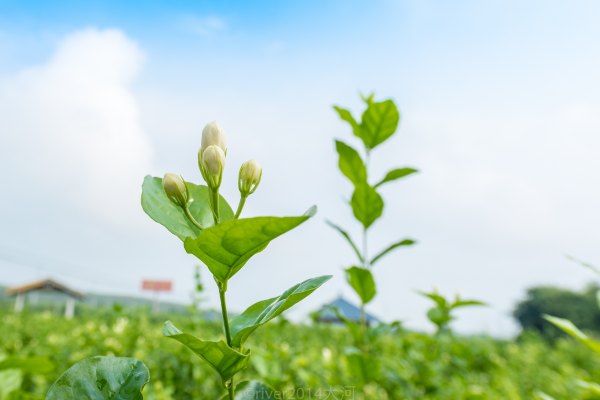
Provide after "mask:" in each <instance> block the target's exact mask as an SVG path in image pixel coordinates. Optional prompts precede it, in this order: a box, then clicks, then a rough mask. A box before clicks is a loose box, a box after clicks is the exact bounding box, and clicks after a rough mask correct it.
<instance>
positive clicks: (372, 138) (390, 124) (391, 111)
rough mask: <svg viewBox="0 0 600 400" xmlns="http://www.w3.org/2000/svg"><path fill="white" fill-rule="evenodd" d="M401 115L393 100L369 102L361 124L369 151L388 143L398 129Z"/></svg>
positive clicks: (364, 140)
mask: <svg viewBox="0 0 600 400" xmlns="http://www.w3.org/2000/svg"><path fill="white" fill-rule="evenodd" d="M399 121H400V113H399V112H398V109H397V108H396V105H395V104H394V102H393V101H392V100H385V101H382V102H375V101H371V102H369V105H368V107H367V109H366V110H365V112H364V113H363V115H362V121H361V124H360V127H361V135H362V140H363V142H364V143H365V146H366V147H367V148H368V149H373V148H375V147H376V146H378V145H379V144H381V143H383V142H384V141H386V140H387V139H388V138H389V137H390V136H392V135H393V134H394V132H395V131H396V129H397V128H398V122H399Z"/></svg>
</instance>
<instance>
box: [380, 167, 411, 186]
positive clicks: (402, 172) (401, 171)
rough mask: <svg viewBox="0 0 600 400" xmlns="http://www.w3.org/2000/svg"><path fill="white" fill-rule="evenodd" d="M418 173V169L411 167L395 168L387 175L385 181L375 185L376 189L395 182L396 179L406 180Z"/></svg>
mask: <svg viewBox="0 0 600 400" xmlns="http://www.w3.org/2000/svg"><path fill="white" fill-rule="evenodd" d="M416 172H418V171H417V170H416V169H414V168H410V167H404V168H395V169H393V170H391V171H389V172H388V173H387V174H385V176H384V177H383V179H382V180H380V181H379V182H377V183H376V184H375V187H379V186H381V185H383V184H384V183H387V182H391V181H395V180H396V179H401V178H404V177H405V176H409V175H412V174H414V173H416Z"/></svg>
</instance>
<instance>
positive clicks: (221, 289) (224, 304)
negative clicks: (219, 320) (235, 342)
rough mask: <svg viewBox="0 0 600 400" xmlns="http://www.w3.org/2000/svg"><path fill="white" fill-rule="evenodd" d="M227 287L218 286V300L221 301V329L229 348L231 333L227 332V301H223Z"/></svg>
mask: <svg viewBox="0 0 600 400" xmlns="http://www.w3.org/2000/svg"><path fill="white" fill-rule="evenodd" d="M226 291H227V287H226V286H224V285H222V284H220V285H219V299H220V300H221V314H222V315H223V327H224V328H225V338H226V339H227V345H228V346H229V347H231V332H230V330H229V316H228V315H227V301H226V300H225V292H226Z"/></svg>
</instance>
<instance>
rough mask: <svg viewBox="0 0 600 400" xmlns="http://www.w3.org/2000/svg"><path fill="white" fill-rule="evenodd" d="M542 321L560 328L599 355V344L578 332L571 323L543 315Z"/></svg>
mask: <svg viewBox="0 0 600 400" xmlns="http://www.w3.org/2000/svg"><path fill="white" fill-rule="evenodd" d="M544 319H545V320H546V321H548V322H550V323H551V324H552V325H554V326H556V327H558V328H560V329H561V330H563V331H564V332H566V333H568V334H569V335H570V336H572V337H574V338H575V339H577V340H579V341H580V342H582V343H584V344H585V345H586V346H588V347H589V348H590V349H592V350H594V351H595V352H596V353H598V354H600V342H596V341H595V340H593V339H591V338H590V337H589V336H588V335H586V334H585V333H583V332H582V331H580V330H579V328H577V327H576V326H575V325H574V324H573V323H572V322H571V321H569V320H568V319H564V318H557V317H553V316H551V315H544Z"/></svg>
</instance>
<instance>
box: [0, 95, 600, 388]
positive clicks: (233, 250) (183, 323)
mask: <svg viewBox="0 0 600 400" xmlns="http://www.w3.org/2000/svg"><path fill="white" fill-rule="evenodd" d="M362 100H363V102H364V111H363V112H362V113H361V115H360V117H355V116H354V115H353V114H352V112H351V111H349V110H347V109H344V108H341V107H337V106H336V107H334V109H335V111H336V112H337V114H338V115H339V117H340V118H341V120H342V121H343V122H345V123H346V124H347V125H346V127H347V130H348V131H349V133H351V134H347V136H348V138H349V139H350V140H348V138H345V139H344V140H341V139H337V140H335V150H336V152H337V155H338V168H339V170H340V172H341V174H342V175H343V178H344V179H347V182H348V184H349V186H351V188H352V191H351V196H350V197H349V199H350V201H349V202H348V206H349V208H350V210H351V212H352V215H353V216H354V219H355V221H354V226H355V227H356V226H358V227H359V230H358V231H359V233H360V234H359V235H357V236H359V237H358V239H357V238H356V237H354V236H353V234H352V232H354V233H355V232H356V231H357V229H349V228H348V226H347V225H348V222H344V223H343V224H338V222H337V221H336V222H335V223H334V222H332V221H328V223H329V225H330V226H331V228H333V229H334V230H335V231H337V232H338V233H339V234H340V238H341V240H344V241H345V242H347V244H348V245H349V246H350V248H351V249H352V251H353V253H354V255H355V256H356V261H355V262H354V263H353V264H352V265H349V266H347V267H346V268H344V269H343V270H342V271H340V273H342V274H343V275H344V276H345V278H346V281H347V283H348V285H349V286H350V287H351V289H352V290H353V291H354V292H355V294H356V297H357V298H358V299H359V300H360V303H359V309H358V310H357V312H356V314H357V315H356V316H354V317H352V316H349V315H347V314H344V313H343V312H342V310H341V309H339V308H328V309H326V310H325V311H324V312H326V313H329V317H328V318H329V319H330V320H336V321H337V324H327V323H323V322H318V321H319V316H318V315H313V316H314V317H315V318H313V322H312V324H311V325H302V324H292V323H290V322H288V321H286V320H285V319H283V317H280V316H281V315H282V314H283V313H284V312H285V311H286V310H288V309H290V308H292V307H293V306H294V305H295V304H297V303H298V302H300V301H302V300H303V299H305V298H306V297H307V296H309V295H311V294H312V293H313V292H314V291H316V290H327V288H326V287H327V285H326V283H327V281H328V280H329V279H330V278H331V276H330V275H325V276H318V277H312V278H311V277H307V278H305V280H304V281H302V282H300V283H298V284H296V285H294V286H292V287H290V288H289V289H287V290H286V291H284V292H283V293H281V294H280V295H278V296H276V297H273V298H269V299H265V300H262V301H259V302H257V303H255V304H252V305H249V306H248V307H247V308H246V309H245V310H244V311H242V312H241V313H239V314H232V313H231V312H230V311H228V309H227V293H228V292H227V291H228V283H229V281H230V280H231V279H234V276H235V275H236V274H237V273H238V272H239V271H240V270H241V269H242V268H243V267H244V266H245V265H246V264H247V263H248V261H249V260H250V259H251V258H252V257H253V256H254V255H256V254H258V253H260V252H262V251H264V250H265V249H266V248H267V247H268V245H269V244H270V242H271V241H273V240H275V239H277V238H278V237H279V236H281V235H284V234H286V233H287V232H289V231H291V230H293V229H296V228H299V227H300V225H302V224H304V223H305V222H307V221H308V220H310V219H311V217H313V216H314V215H315V213H316V211H317V210H316V207H314V206H313V207H310V208H308V210H307V212H305V213H304V214H302V215H296V216H284V217H279V216H258V217H256V216H249V217H248V216H245V215H243V210H244V206H245V204H246V202H247V201H252V200H253V198H252V194H253V193H254V192H255V191H256V190H257V189H258V187H259V184H260V181H261V177H262V167H261V165H260V164H259V163H258V161H256V160H252V159H251V160H248V161H246V162H244V163H243V164H242V165H241V167H240V169H239V174H238V179H237V187H238V189H239V199H237V202H236V203H237V206H236V207H233V205H234V204H235V203H234V202H229V201H228V200H227V199H225V198H224V197H223V196H222V194H221V192H220V188H221V185H222V184H224V182H222V181H223V170H224V168H225V165H226V163H227V161H226V160H227V159H226V156H227V150H228V143H227V138H226V135H225V131H224V129H223V128H222V127H221V126H220V125H219V124H217V123H216V122H211V123H209V124H207V125H206V127H205V128H204V130H203V133H202V138H201V146H200V149H199V151H198V153H197V163H198V169H199V175H200V176H201V177H202V179H203V180H204V183H205V184H206V185H204V184H196V183H193V182H191V181H187V180H184V178H183V177H182V176H181V175H179V174H176V173H166V174H165V175H164V176H163V177H162V178H160V177H152V176H146V177H145V178H144V180H143V186H142V195H141V207H142V208H143V210H144V212H145V213H146V214H147V215H148V217H149V218H151V219H152V220H153V221H155V222H156V223H157V224H158V225H162V227H160V229H162V230H163V232H164V234H165V235H167V233H170V234H173V235H175V236H176V237H177V238H178V239H179V240H181V242H182V250H181V251H186V252H187V253H189V254H192V255H194V256H195V257H196V258H197V259H198V260H199V261H201V263H202V264H203V267H202V268H204V267H206V269H205V270H204V272H206V270H207V271H209V272H210V273H211V275H212V278H213V280H214V284H215V285H216V287H217V289H218V292H219V303H220V313H217V315H218V317H217V318H216V319H215V320H212V319H211V320H207V319H203V317H202V315H204V314H201V313H199V312H196V313H193V312H192V311H190V312H189V314H188V315H169V314H165V315H155V314H150V313H149V312H148V310H146V309H144V308H139V309H136V308H118V307H117V308H91V307H80V308H79V310H78V315H77V317H76V318H75V319H72V320H69V319H63V318H61V317H59V316H57V314H54V313H52V312H49V311H46V312H40V311H38V312H35V311H34V310H29V311H26V312H25V313H13V312H11V311H10V309H9V308H8V306H4V309H2V314H3V316H2V320H1V321H2V327H1V331H0V400H11V399H12V400H14V399H43V398H46V399H47V400H87V399H89V400H141V399H143V398H146V399H156V400H167V399H177V400H181V399H222V400H223V399H229V400H259V399H353V400H354V399H359V400H361V399H368V400H371V399H376V400H386V399H390V400H392V399H393V400H396V399H502V400H504V399H541V400H550V399H585V398H592V397H591V396H594V395H596V396H597V395H598V394H600V386H599V385H597V384H596V383H595V382H599V381H600V358H599V357H598V356H597V355H594V354H593V353H592V352H590V349H592V350H593V351H595V352H596V353H600V343H599V342H595V341H594V340H593V339H592V338H590V337H588V336H586V335H585V334H584V333H583V332H581V331H579V330H578V329H577V327H576V326H575V325H573V324H572V323H571V322H570V321H569V320H567V319H561V318H556V317H555V316H559V317H565V316H566V315H564V314H561V313H560V312H559V313H553V312H544V311H540V312H536V313H534V314H536V315H535V318H538V319H537V320H536V321H538V322H539V323H543V324H546V325H548V326H550V323H551V324H553V325H555V326H557V327H558V328H560V329H561V330H562V331H564V332H566V333H568V334H569V335H570V336H572V337H575V338H576V339H577V340H578V341H575V340H573V339H572V338H568V337H567V336H564V337H562V336H559V337H558V340H553V341H552V342H549V341H548V340H549V339H548V338H547V337H546V338H542V337H540V336H537V335H536V334H535V333H527V332H526V333H524V334H522V335H521V336H520V337H519V338H518V339H516V340H508V341H502V340H498V339H494V338H491V337H479V336H467V337H463V336H457V335H455V334H453V332H452V330H451V322H452V321H453V320H454V319H455V318H456V315H455V310H456V309H457V308H462V307H475V306H484V305H485V304H484V303H483V302H482V301H480V300H478V299H465V298H461V297H458V296H456V297H455V298H445V297H443V296H442V295H440V294H439V293H438V292H436V291H433V292H421V295H423V296H425V297H426V298H428V299H429V300H430V301H431V302H432V304H431V308H430V309H429V310H428V311H427V317H428V319H429V320H430V321H431V323H432V324H433V325H435V327H436V332H435V334H424V333H418V332H412V331H407V330H405V329H403V328H402V325H401V323H399V322H396V323H391V324H387V323H380V324H377V323H372V321H370V320H369V314H368V307H369V304H370V303H371V302H372V301H373V300H374V299H375V298H376V296H377V293H378V287H377V284H376V282H377V279H376V269H374V268H373V267H374V266H375V264H377V263H378V262H379V260H381V259H382V258H383V257H390V256H391V254H393V253H394V252H396V251H401V250H402V249H403V248H405V247H407V246H413V245H415V244H416V243H417V240H416V239H413V238H411V237H406V236H404V237H400V238H392V240H393V241H392V242H391V243H385V244H380V243H372V242H371V241H370V240H369V239H370V238H371V237H372V236H370V233H371V231H372V229H373V228H374V227H376V225H374V223H375V222H376V221H378V220H380V219H381V218H382V217H383V215H384V214H383V211H384V208H385V207H386V202H385V201H384V198H383V196H382V194H381V192H382V189H381V188H382V187H383V186H389V185H391V184H392V183H398V182H396V181H399V180H403V179H404V178H406V177H408V176H412V175H413V174H416V173H417V172H418V170H417V169H416V168H414V167H411V166H391V169H390V170H389V171H388V172H387V173H385V174H384V175H383V176H377V177H373V176H371V171H370V168H369V164H370V161H371V159H372V158H373V156H374V152H373V150H374V149H375V148H376V147H379V146H380V145H382V144H383V143H385V142H386V141H387V140H388V139H389V138H390V137H392V136H393V135H394V134H395V133H396V130H397V128H398V123H399V120H400V114H399V111H398V109H397V107H396V105H395V103H394V102H393V101H392V100H389V99H388V100H382V101H376V100H375V98H374V96H373V95H370V96H363V97H362ZM351 140H352V141H353V142H357V143H358V145H356V144H354V143H353V142H352V141H351ZM194 158H195V157H194ZM230 201H231V200H230ZM390 204H392V205H393V204H394V203H393V202H390ZM307 206H308V205H307ZM234 210H235V211H234ZM158 225H157V229H158V228H159V227H158ZM164 228H166V229H164ZM355 239H357V240H355ZM265 283H268V282H265ZM593 291H594V292H595V291H596V290H595V289H593ZM536 293H538V292H532V293H531V295H532V296H533V297H536V296H537V295H536ZM540 293H547V291H542V292H540ZM550 293H554V292H552V291H551V292H550ZM538 294H539V293H538ZM592 294H594V293H592ZM534 295H536V296H534ZM537 297H539V296H537ZM542 297H543V296H542ZM593 303H594V301H592V306H591V308H592V309H595V304H593ZM531 304H533V303H526V304H524V305H522V307H521V309H522V310H521V312H519V313H518V314H519V315H521V317H522V319H523V318H524V317H527V316H528V315H529V314H530V313H529V311H528V310H531V307H530V306H531ZM534 308H535V307H534ZM523 310H525V311H523ZM534 311H535V310H534ZM594 312H595V311H592V313H591V315H595V314H594ZM544 314H554V315H555V316H551V315H544ZM321 317H322V314H321ZM525 319H527V318H525ZM544 319H545V320H544ZM574 321H575V322H576V323H579V322H580V320H579V319H576V320H574ZM538 322H536V324H537V323H538ZM553 329H554V328H553ZM556 332H558V330H557V331H556ZM554 337H556V335H555V336H554ZM581 342H583V343H581ZM585 345H587V347H586V346H585Z"/></svg>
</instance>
